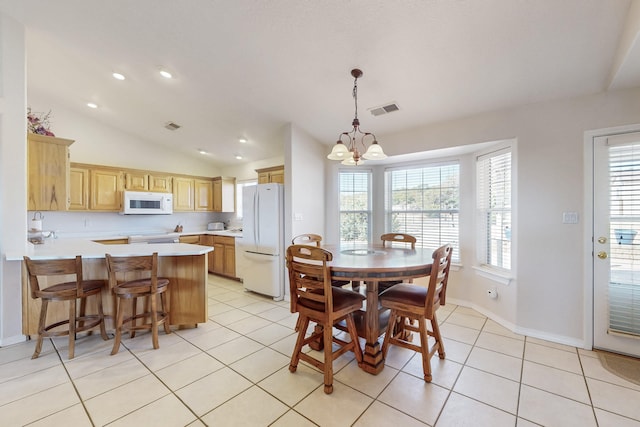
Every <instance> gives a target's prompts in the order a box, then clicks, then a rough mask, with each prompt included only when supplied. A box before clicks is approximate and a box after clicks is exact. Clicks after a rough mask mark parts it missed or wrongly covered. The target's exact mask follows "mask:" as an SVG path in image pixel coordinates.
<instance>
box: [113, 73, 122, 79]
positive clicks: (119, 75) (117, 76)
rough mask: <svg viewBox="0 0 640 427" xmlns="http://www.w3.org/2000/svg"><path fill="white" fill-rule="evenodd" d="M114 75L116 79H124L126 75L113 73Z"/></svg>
mask: <svg viewBox="0 0 640 427" xmlns="http://www.w3.org/2000/svg"><path fill="white" fill-rule="evenodd" d="M112 76H113V78H114V79H116V80H124V75H122V74H120V73H113V74H112Z"/></svg>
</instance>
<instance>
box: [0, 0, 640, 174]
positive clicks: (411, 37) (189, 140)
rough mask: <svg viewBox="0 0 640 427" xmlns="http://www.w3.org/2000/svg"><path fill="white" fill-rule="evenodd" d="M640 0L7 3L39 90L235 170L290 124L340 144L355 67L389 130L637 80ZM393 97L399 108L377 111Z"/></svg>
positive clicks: (371, 120) (372, 120)
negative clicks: (164, 73) (165, 73)
mask: <svg viewBox="0 0 640 427" xmlns="http://www.w3.org/2000/svg"><path fill="white" fill-rule="evenodd" d="M638 3H639V1H638V0H633V1H632V0H561V1H559V0H482V1H477V0H323V1H312V0H270V1H266V0H233V1H226V0H188V1H175V0H135V1H130V0H109V1H104V0H56V1H50V0H0V12H2V13H5V14H7V15H10V16H11V17H13V18H14V19H16V20H18V21H20V22H22V23H23V24H24V25H25V27H26V36H27V37H26V38H27V58H28V66H27V74H28V75H27V77H28V80H27V81H28V83H27V87H28V94H38V96H39V97H43V98H45V99H53V100H55V102H56V103H58V104H60V105H64V106H65V107H67V108H69V109H71V110H74V111H77V112H78V113H79V114H86V115H89V116H91V117H94V118H95V119H97V120H99V121H101V122H103V123H105V124H108V125H111V126H113V127H115V128H118V129H121V130H122V131H124V132H127V133H130V134H132V135H135V136H137V137H139V138H141V139H144V140H147V141H150V142H153V143H157V144H164V145H167V146H171V147H173V148H175V149H177V150H184V151H185V152H188V153H193V155H194V156H198V153H197V152H196V149H198V148H201V149H204V150H206V151H208V152H209V153H210V155H209V157H210V159H211V161H212V162H213V163H215V164H218V165H220V166H222V165H231V164H234V163H238V162H244V161H254V160H259V159H264V158H268V157H273V155H274V154H281V153H282V141H280V140H279V139H278V138H277V135H278V133H279V130H280V129H281V128H282V126H283V125H285V124H286V123H289V122H292V123H295V124H296V125H297V126H299V127H300V128H302V129H304V130H305V131H306V132H308V133H309V134H310V135H312V136H313V137H315V138H316V139H318V140H319V141H321V142H323V143H326V144H327V152H328V151H329V149H330V145H332V144H333V143H334V142H335V140H336V138H337V136H338V134H339V133H340V132H342V131H346V130H348V129H349V127H350V124H351V120H352V119H353V114H354V103H353V99H352V96H351V90H352V86H353V78H352V77H351V75H350V70H351V69H352V68H356V67H357V68H360V69H362V70H363V71H364V76H363V77H362V79H360V80H359V81H358V89H359V91H358V104H359V105H358V106H359V118H360V121H361V123H362V127H363V129H365V130H369V131H373V132H375V133H376V135H377V136H378V139H382V136H383V135H384V134H390V133H394V132H397V131H400V130H405V129H409V128H413V127H418V126H424V125H428V124H429V123H434V122H439V121H444V120H450V119H455V118H457V117H464V116H469V115H473V114H476V113H479V112H483V111H490V110H497V109H503V108H509V107H513V106H517V105H522V104H528V103H534V102H540V101H546V100H552V99H558V98H567V97H574V96H579V95H582V94H589V93H596V92H601V91H606V90H624V89H626V88H631V87H637V86H640V37H639V34H640V4H638ZM161 68H165V69H166V70H169V71H170V72H171V73H172V74H173V76H174V78H173V79H170V80H167V79H164V78H162V77H161V76H160V75H159V73H158V71H159V70H160V69H161ZM113 72H119V73H122V74H123V75H124V76H125V77H126V79H125V80H123V81H119V80H116V79H114V78H113V77H112V73H113ZM88 102H94V103H95V104H97V105H98V108H97V109H89V108H87V107H86V104H87V103H88ZM391 102H395V103H397V105H398V106H399V107H400V110H399V111H396V112H393V113H389V114H384V115H380V116H373V115H372V114H370V112H369V109H371V108H373V107H377V106H380V105H385V104H388V103H391ZM167 122H174V123H177V124H179V125H180V126H181V128H180V129H179V130H176V131H169V130H167V129H166V128H165V124H166V123H167ZM240 137H244V138H247V139H248V142H247V143H246V144H240V143H239V142H238V139H239V138H240ZM395 150H396V153H397V154H400V153H402V151H401V147H396V148H395ZM236 154H242V155H243V156H244V159H243V160H236V159H235V158H234V155H236Z"/></svg>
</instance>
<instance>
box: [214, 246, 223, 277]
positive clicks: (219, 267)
mask: <svg viewBox="0 0 640 427" xmlns="http://www.w3.org/2000/svg"><path fill="white" fill-rule="evenodd" d="M211 270H212V271H213V272H214V273H215V274H224V245H223V244H220V243H214V244H213V268H212V269H211Z"/></svg>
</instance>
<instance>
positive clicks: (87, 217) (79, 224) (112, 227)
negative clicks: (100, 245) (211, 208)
mask: <svg viewBox="0 0 640 427" xmlns="http://www.w3.org/2000/svg"><path fill="white" fill-rule="evenodd" d="M34 213H35V212H33V211H29V212H27V224H30V223H31V220H32V219H33V217H34ZM212 221H221V222H224V223H225V226H228V225H229V224H233V223H235V214H234V213H221V212H174V213H173V214H172V215H120V214H118V213H114V212H59V211H47V212H42V229H43V230H44V231H53V232H55V235H56V236H57V237H58V238H72V237H84V236H105V237H108V236H116V235H117V236H122V235H124V236H128V235H131V234H153V233H166V232H171V231H173V230H174V229H175V228H176V225H178V224H180V225H182V227H183V229H182V231H183V232H184V233H191V232H195V231H203V230H206V229H207V224H208V223H210V222H212Z"/></svg>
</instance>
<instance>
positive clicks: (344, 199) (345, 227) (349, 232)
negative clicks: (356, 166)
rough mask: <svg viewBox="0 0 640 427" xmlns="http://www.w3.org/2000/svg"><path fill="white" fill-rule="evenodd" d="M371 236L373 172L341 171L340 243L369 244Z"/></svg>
mask: <svg viewBox="0 0 640 427" xmlns="http://www.w3.org/2000/svg"><path fill="white" fill-rule="evenodd" d="M370 236H371V172H370V171H367V170H364V171H358V172H352V171H348V172H347V171H341V172H340V243H360V244H367V243H369V239H370Z"/></svg>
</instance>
